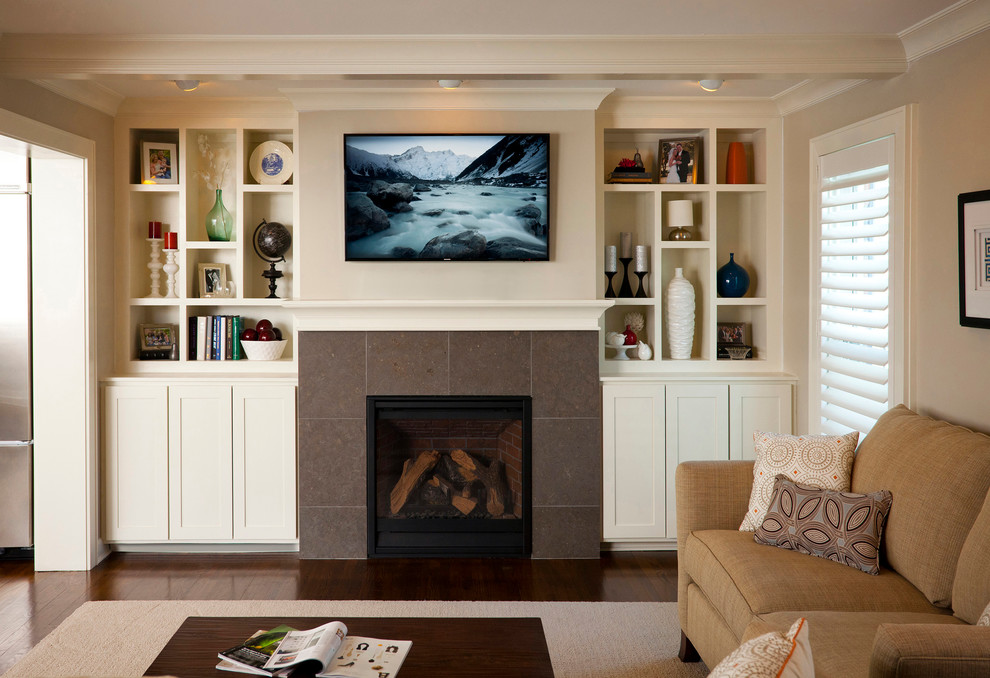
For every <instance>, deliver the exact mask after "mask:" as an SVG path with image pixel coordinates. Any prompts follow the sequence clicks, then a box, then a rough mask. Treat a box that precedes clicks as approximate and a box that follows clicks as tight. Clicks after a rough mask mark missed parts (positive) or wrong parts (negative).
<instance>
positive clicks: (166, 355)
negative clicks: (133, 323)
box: [138, 323, 179, 360]
mask: <svg viewBox="0 0 990 678" xmlns="http://www.w3.org/2000/svg"><path fill="white" fill-rule="evenodd" d="M178 343H179V327H178V325H174V324H167V323H166V324H141V325H138V358H140V359H141V360H178V359H179V353H178V351H177V350H176V349H177V346H178Z"/></svg>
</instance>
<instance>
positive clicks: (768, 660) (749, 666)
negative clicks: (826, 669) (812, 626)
mask: <svg viewBox="0 0 990 678" xmlns="http://www.w3.org/2000/svg"><path fill="white" fill-rule="evenodd" d="M814 675H815V664H814V662H813V661H812V657H811V644H810V642H809V639H808V622H807V620H805V618H804V617H802V618H801V619H798V620H797V621H796V622H794V624H793V625H792V626H791V628H790V630H789V631H788V632H787V635H784V634H782V633H778V632H776V631H773V632H771V633H765V634H764V635H762V636H759V637H757V638H753V639H752V640H749V641H746V642H745V643H743V644H742V645H740V646H739V647H737V648H736V649H735V650H733V652H732V653H731V654H730V655H729V656H728V657H726V658H725V659H723V660H722V661H720V662H719V663H718V666H716V667H715V669H714V670H713V671H712V672H711V673H709V674H708V678H763V677H764V676H765V677H766V678H813V677H814Z"/></svg>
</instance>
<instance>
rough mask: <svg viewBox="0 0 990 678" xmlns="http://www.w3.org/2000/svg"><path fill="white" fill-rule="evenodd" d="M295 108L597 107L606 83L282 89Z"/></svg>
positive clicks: (529, 108)
mask: <svg viewBox="0 0 990 678" xmlns="http://www.w3.org/2000/svg"><path fill="white" fill-rule="evenodd" d="M279 91H280V92H282V93H283V94H284V95H285V96H286V97H287V98H288V99H289V101H291V102H292V105H293V106H295V108H296V110H297V111H299V112H305V111H346V110H432V111H457V110H462V111H465V110H503V111H546V110H553V111H578V110H580V111H584V110H591V111H593V110H596V109H597V108H598V106H599V105H600V104H601V103H602V100H603V99H605V97H607V96H608V95H609V94H611V93H612V92H613V91H614V90H612V89H609V88H566V87H561V88H503V89H493V88H484V89H481V88H479V89H471V86H470V85H469V84H468V85H463V86H462V87H460V88H458V89H455V90H443V89H440V88H439V87H437V88H433V89H426V88H423V87H417V88H396V87H390V88H380V89H379V88H375V89H371V88H361V89H345V88H341V89H336V88H321V89H315V88H313V89H294V88H293V89H281V90H279Z"/></svg>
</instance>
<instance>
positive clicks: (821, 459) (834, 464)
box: [739, 431, 859, 532]
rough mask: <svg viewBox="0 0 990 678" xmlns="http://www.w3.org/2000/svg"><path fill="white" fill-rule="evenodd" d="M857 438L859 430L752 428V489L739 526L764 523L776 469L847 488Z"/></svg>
mask: <svg viewBox="0 0 990 678" xmlns="http://www.w3.org/2000/svg"><path fill="white" fill-rule="evenodd" d="M857 440H859V432H858V431H855V432H853V433H848V434H846V435H842V436H832V435H824V436H792V435H787V434H783V433H766V432H764V431H755V432H754V433H753V446H754V448H755V450H756V464H755V465H754V466H753V490H752V493H751V494H750V498H749V510H748V511H747V512H746V515H745V516H743V521H742V524H741V525H740V526H739V529H740V530H748V531H750V532H752V531H753V530H755V529H756V528H758V527H759V526H760V525H761V524H762V523H763V516H764V515H766V512H767V509H768V508H769V507H770V495H771V494H773V481H774V478H775V477H776V476H777V474H778V473H783V474H784V475H785V476H787V477H788V478H790V479H791V480H793V481H795V482H798V483H806V484H808V485H816V486H818V487H824V488H827V489H829V490H841V491H846V490H848V489H849V479H850V476H851V471H852V465H853V453H854V452H855V451H856V441H857Z"/></svg>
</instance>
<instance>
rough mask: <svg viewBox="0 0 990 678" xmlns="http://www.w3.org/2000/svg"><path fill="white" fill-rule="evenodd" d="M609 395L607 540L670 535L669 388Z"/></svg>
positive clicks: (635, 387) (618, 387) (609, 390)
mask: <svg viewBox="0 0 990 678" xmlns="http://www.w3.org/2000/svg"><path fill="white" fill-rule="evenodd" d="M602 394H603V403H602V404H603V411H602V414H603V421H604V429H603V431H604V436H603V449H602V452H603V455H602V456H603V461H604V467H603V488H604V492H603V512H602V518H603V536H604V538H605V539H651V538H663V537H665V536H666V521H665V518H664V510H665V491H666V487H665V482H664V473H665V468H664V386H663V385H662V384H648V385H640V384H606V385H605V386H603V387H602Z"/></svg>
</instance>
